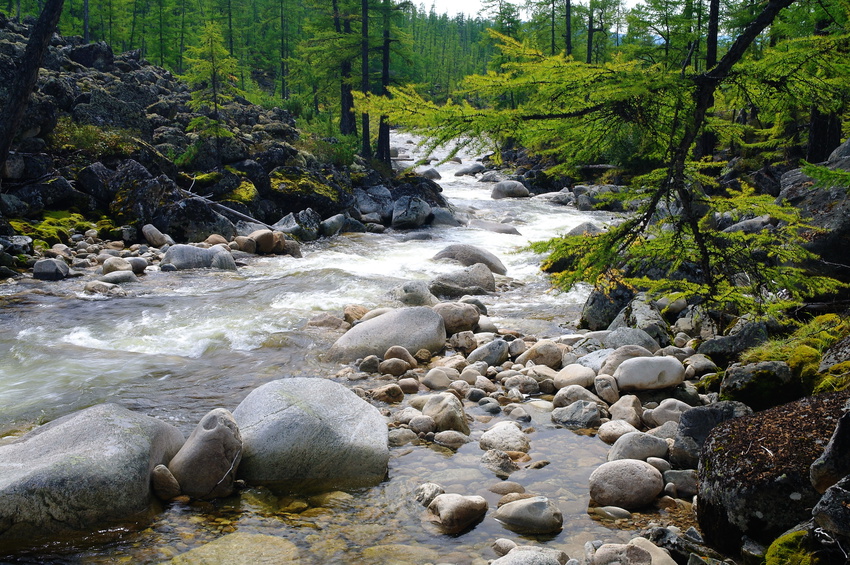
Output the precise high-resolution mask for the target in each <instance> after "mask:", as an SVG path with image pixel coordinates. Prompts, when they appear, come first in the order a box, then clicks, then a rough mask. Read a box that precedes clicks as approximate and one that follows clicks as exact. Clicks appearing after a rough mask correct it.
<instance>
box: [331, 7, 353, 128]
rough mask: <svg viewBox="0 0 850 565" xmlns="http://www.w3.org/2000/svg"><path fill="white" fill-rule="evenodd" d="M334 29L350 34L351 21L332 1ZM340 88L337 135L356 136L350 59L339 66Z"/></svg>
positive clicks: (339, 32) (341, 33) (345, 59)
mask: <svg viewBox="0 0 850 565" xmlns="http://www.w3.org/2000/svg"><path fill="white" fill-rule="evenodd" d="M332 7H333V17H334V29H335V30H336V32H337V34H338V35H340V36H342V35H343V34H345V35H348V34H350V33H351V20H350V19H349V18H345V21H344V22H343V21H341V20H342V17H341V15H340V13H339V3H338V0H333V4H332ZM339 74H340V86H339V106H340V113H339V133H341V134H342V135H357V118H356V117H355V116H354V95H352V94H351V59H349V58H347V57H346V58H344V59H343V60H342V62H341V63H340V64H339Z"/></svg>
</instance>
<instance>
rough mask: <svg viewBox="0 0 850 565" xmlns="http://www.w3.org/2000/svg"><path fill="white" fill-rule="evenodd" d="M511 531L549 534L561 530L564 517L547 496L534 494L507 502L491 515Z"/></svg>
mask: <svg viewBox="0 0 850 565" xmlns="http://www.w3.org/2000/svg"><path fill="white" fill-rule="evenodd" d="M493 518H495V519H496V520H497V521H499V522H501V523H502V524H503V525H504V526H505V527H506V528H508V529H509V530H511V531H514V532H517V533H521V534H532V535H533V534H551V533H553V532H559V531H561V528H562V527H563V523H564V518H563V515H562V514H561V511H560V510H559V509H558V507H557V506H555V505H554V504H553V503H552V502H551V501H550V500H549V499H548V498H546V497H543V496H535V497H533V498H526V499H523V500H517V501H514V502H509V503H507V504H504V505H502V506H500V507H499V509H498V510H496V513H495V514H494V515H493Z"/></svg>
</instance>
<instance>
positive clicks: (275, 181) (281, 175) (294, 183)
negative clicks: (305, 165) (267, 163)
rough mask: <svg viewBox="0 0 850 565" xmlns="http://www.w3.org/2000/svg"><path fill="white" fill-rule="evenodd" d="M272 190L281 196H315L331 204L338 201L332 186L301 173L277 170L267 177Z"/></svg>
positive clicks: (337, 194) (336, 193)
mask: <svg viewBox="0 0 850 565" xmlns="http://www.w3.org/2000/svg"><path fill="white" fill-rule="evenodd" d="M269 179H270V180H271V183H272V190H274V191H276V192H280V193H283V194H293V195H294V194H317V195H319V196H324V197H325V198H328V199H329V200H331V201H332V202H337V201H338V200H339V193H338V192H337V191H336V189H334V188H333V187H332V186H330V185H328V184H326V183H324V182H320V181H319V180H318V179H316V178H315V177H312V176H310V175H309V174H304V173H301V172H297V171H296V172H291V171H286V170H281V169H277V170H275V171H272V174H271V175H269Z"/></svg>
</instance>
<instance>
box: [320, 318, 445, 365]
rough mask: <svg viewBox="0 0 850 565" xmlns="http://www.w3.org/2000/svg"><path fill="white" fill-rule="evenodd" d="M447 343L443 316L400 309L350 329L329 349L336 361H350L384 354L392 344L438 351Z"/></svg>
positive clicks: (329, 356) (413, 349)
mask: <svg viewBox="0 0 850 565" xmlns="http://www.w3.org/2000/svg"><path fill="white" fill-rule="evenodd" d="M445 343H446V328H445V325H444V323H443V318H442V317H441V316H440V315H439V314H438V313H436V312H434V311H433V310H432V309H431V308H428V307H426V306H416V307H413V308H399V309H397V310H392V311H390V312H387V313H386V314H382V315H380V316H377V317H375V318H371V319H369V320H366V321H365V322H361V323H359V324H357V325H356V326H354V327H353V328H351V329H350V330H349V331H348V332H346V333H345V335H343V336H342V337H341V338H339V339H338V340H337V341H336V343H334V344H333V346H332V347H331V349H330V351H329V352H328V358H329V359H331V360H333V361H343V362H349V361H354V360H355V359H358V358H363V357H368V356H369V355H378V356H382V355H383V354H384V353H385V352H386V351H387V349H389V348H390V347H392V346H393V345H400V346H402V347H404V348H405V349H407V350H408V351H419V350H420V349H427V350H428V351H431V352H432V353H436V352H438V351H440V350H441V349H443V347H444V346H445Z"/></svg>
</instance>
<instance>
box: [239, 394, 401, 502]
mask: <svg viewBox="0 0 850 565" xmlns="http://www.w3.org/2000/svg"><path fill="white" fill-rule="evenodd" d="M233 417H234V418H235V420H236V422H237V424H238V425H239V430H240V431H241V433H242V441H243V445H244V453H243V457H242V463H241V464H240V466H239V471H238V474H239V477H240V478H243V479H245V481H247V482H248V483H249V484H256V485H287V487H288V488H290V487H292V485H296V484H301V485H304V486H310V487H316V488H318V487H328V486H335V487H338V486H344V485H368V484H375V483H377V482H379V481H381V480H383V478H384V476H385V474H386V471H387V463H388V461H389V451H388V449H387V425H386V421H385V420H384V417H383V416H381V414H380V412H378V410H377V409H376V408H375V407H373V406H372V405H370V404H369V403H367V402H365V401H364V400H362V399H360V398H359V397H358V396H357V395H356V394H354V393H353V392H351V391H350V390H348V389H347V388H345V387H343V386H342V385H340V384H337V383H335V382H332V381H328V380H325V379H318V378H312V379H311V378H289V379H284V380H278V381H272V382H270V383H267V384H265V385H263V386H261V387H259V388H257V389H255V390H254V391H252V392H251V394H249V395H248V396H247V397H246V398H245V400H243V401H242V403H241V404H239V406H238V407H237V408H236V410H234V411H233Z"/></svg>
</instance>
